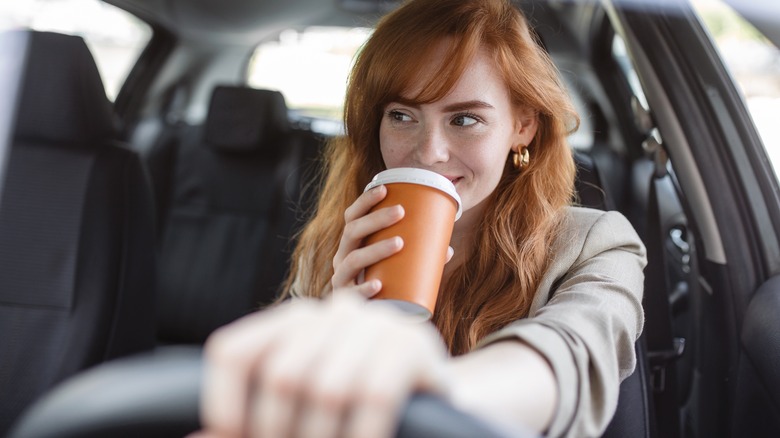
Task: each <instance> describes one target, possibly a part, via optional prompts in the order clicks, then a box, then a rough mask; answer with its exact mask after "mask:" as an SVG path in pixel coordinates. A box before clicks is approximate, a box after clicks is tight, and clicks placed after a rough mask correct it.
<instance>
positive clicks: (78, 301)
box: [0, 31, 155, 435]
mask: <svg viewBox="0 0 780 438" xmlns="http://www.w3.org/2000/svg"><path fill="white" fill-rule="evenodd" d="M17 32H24V33H25V35H26V36H25V38H27V40H28V57H27V59H26V62H25V67H24V70H23V78H24V79H23V84H22V88H21V90H20V95H19V106H18V110H17V114H16V122H15V127H14V131H13V136H12V142H11V151H10V156H9V159H8V163H7V169H6V180H5V184H4V190H3V193H2V201H1V203H0V333H2V336H0V352H1V353H0V354H1V355H2V356H1V357H2V358H1V359H0V388H2V390H0V435H4V434H5V431H7V429H8V428H9V427H10V425H11V423H12V422H13V420H14V419H15V418H16V417H17V416H18V415H19V414H20V413H21V412H22V410H23V409H24V408H25V407H26V406H27V405H28V404H29V403H30V402H32V401H33V400H34V399H35V398H36V397H38V396H39V395H40V394H42V393H43V392H45V391H46V390H47V389H48V388H50V387H51V386H52V385H54V384H55V383H57V382H59V381H60V380H63V379H64V378H65V377H67V376H69V375H71V374H74V373H76V372H77V371H79V370H82V369H84V368H87V367H89V366H91V365H94V364H97V363H99V362H102V361H105V360H107V359H111V358H115V357H119V356H123V355H127V354H130V353H134V352H137V351H142V350H146V349H149V348H152V347H153V345H154V337H153V336H154V281H153V279H154V271H155V252H154V228H153V227H154V223H153V214H152V200H151V192H150V188H149V185H148V179H147V178H146V175H145V174H144V171H143V168H142V165H141V161H140V159H139V158H138V156H137V155H136V154H135V153H134V152H132V151H131V150H129V149H127V148H125V147H123V146H121V145H120V144H118V143H116V142H115V141H114V139H115V138H116V130H115V124H114V114H113V110H112V106H111V103H110V102H109V101H108V99H107V98H106V94H105V91H104V88H103V84H102V81H101V79H100V76H99V73H98V70H97V67H96V65H95V62H94V60H93V59H92V56H91V54H90V52H89V50H88V49H87V46H86V44H85V43H84V41H83V40H82V39H81V38H80V37H74V36H67V35H60V34H55V33H45V32H33V31H17Z"/></svg>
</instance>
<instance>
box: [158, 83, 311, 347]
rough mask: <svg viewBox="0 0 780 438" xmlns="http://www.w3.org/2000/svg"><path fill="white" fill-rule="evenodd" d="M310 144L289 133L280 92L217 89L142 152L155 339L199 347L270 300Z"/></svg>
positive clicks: (283, 262) (296, 217)
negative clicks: (156, 237) (152, 203)
mask: <svg viewBox="0 0 780 438" xmlns="http://www.w3.org/2000/svg"><path fill="white" fill-rule="evenodd" d="M319 145H320V142H319V141H318V139H317V138H316V137H315V136H314V135H313V134H310V133H308V132H303V131H298V130H294V129H292V127H291V126H290V123H289V121H288V118H287V107H286V105H285V102H284V97H283V96H282V95H281V94H280V93H278V92H275V91H269V90H258V89H252V88H247V87H237V86H219V87H217V88H215V90H214V92H213V95H212V98H211V103H210V106H209V111H208V115H207V118H206V121H205V123H204V124H203V125H202V126H186V127H180V128H177V129H176V131H174V132H171V133H167V134H166V135H165V138H163V139H162V140H161V141H160V142H159V143H158V144H157V145H155V146H154V147H153V148H152V150H151V151H150V153H149V158H148V164H149V169H150V173H151V175H152V180H153V184H154V189H155V195H156V202H157V207H158V220H159V222H160V225H161V227H160V244H161V254H160V269H159V271H160V272H159V282H158V290H159V295H160V300H159V325H158V327H159V328H158V338H159V340H160V341H161V342H164V343H201V342H203V341H204V340H205V339H206V337H207V336H208V335H209V333H211V332H212V331H213V330H214V329H215V328H217V327H219V326H221V325H223V324H225V323H228V322H230V321H232V320H234V319H236V318H238V317H241V316H242V315H244V314H247V313H249V312H251V311H253V310H256V309H258V308H260V307H261V306H263V305H265V304H268V303H269V302H271V301H272V300H273V299H274V298H275V297H276V295H277V293H278V289H279V285H280V283H281V282H282V281H283V279H284V275H285V273H286V271H287V261H288V260H289V257H290V252H291V250H292V244H291V239H292V237H293V235H294V232H295V231H296V228H297V225H298V224H300V223H301V221H302V218H301V210H300V209H299V208H298V201H299V197H300V184H301V179H302V178H301V175H302V172H303V168H304V167H305V163H306V162H307V160H308V159H309V158H311V157H312V156H316V155H317V154H318V151H319Z"/></svg>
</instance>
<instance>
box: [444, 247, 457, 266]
mask: <svg viewBox="0 0 780 438" xmlns="http://www.w3.org/2000/svg"><path fill="white" fill-rule="evenodd" d="M454 255H455V249H454V248H453V247H451V246H448V247H447V258H446V259H444V263H449V262H450V260H452V256H454Z"/></svg>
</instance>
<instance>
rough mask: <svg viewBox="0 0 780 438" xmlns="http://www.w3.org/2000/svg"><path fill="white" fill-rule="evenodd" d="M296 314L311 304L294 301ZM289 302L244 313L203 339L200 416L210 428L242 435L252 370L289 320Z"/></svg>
mask: <svg viewBox="0 0 780 438" xmlns="http://www.w3.org/2000/svg"><path fill="white" fill-rule="evenodd" d="M296 304H297V306H296V309H295V310H296V312H297V313H298V314H308V313H309V312H311V308H312V304H311V303H306V302H304V301H303V300H301V301H300V302H298V303H296ZM288 309H289V306H282V307H280V308H277V309H275V310H272V311H267V312H262V313H256V314H253V315H250V316H247V317H245V318H243V319H241V320H239V321H237V322H235V323H233V324H230V325H228V326H225V327H223V328H221V329H219V330H218V331H217V332H215V333H214V334H213V335H212V336H211V337H210V338H209V339H208V341H207V342H206V346H205V355H206V358H207V361H206V366H205V367H204V384H203V395H202V399H201V418H202V419H203V425H204V426H205V428H206V429H207V430H209V431H210V432H213V433H216V434H219V435H222V436H242V434H243V431H244V430H243V429H244V427H245V426H246V425H247V422H248V419H247V413H248V399H249V394H250V392H251V391H252V390H253V389H254V375H253V374H254V370H255V368H256V367H257V366H258V364H259V363H260V362H261V360H262V358H263V356H265V355H267V354H268V353H269V351H270V349H271V346H272V345H273V343H274V342H275V340H276V339H277V338H278V337H279V336H280V335H281V334H283V332H284V330H285V328H286V327H287V326H288V325H289V324H290V321H289V318H290V316H291V315H289V310H288Z"/></svg>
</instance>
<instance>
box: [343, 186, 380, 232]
mask: <svg viewBox="0 0 780 438" xmlns="http://www.w3.org/2000/svg"><path fill="white" fill-rule="evenodd" d="M385 196H387V187H385V186H377V187H374V188H373V189H371V190H369V191H367V192H365V193H363V194H361V195H360V196H358V198H357V199H356V200H355V202H353V203H352V205H350V206H349V208H347V210H346V211H345V212H344V221H345V222H346V223H349V222H352V221H354V220H355V219H357V218H360V217H363V216H365V215H366V214H368V212H369V211H370V210H371V208H372V207H373V206H375V205H376V204H378V203H379V202H380V201H381V200H383V199H385Z"/></svg>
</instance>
